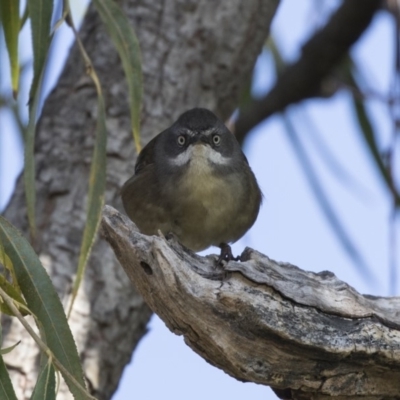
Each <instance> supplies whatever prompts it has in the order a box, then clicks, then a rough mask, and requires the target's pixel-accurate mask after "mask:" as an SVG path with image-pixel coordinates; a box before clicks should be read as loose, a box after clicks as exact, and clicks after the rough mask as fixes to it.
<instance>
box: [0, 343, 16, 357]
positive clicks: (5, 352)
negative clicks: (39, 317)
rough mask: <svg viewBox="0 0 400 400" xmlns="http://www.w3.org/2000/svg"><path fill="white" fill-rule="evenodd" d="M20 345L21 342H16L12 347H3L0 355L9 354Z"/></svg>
mask: <svg viewBox="0 0 400 400" xmlns="http://www.w3.org/2000/svg"><path fill="white" fill-rule="evenodd" d="M20 343H21V341H20V340H18V342H17V343H15V344H13V345H12V346H9V347H5V348H4V349H1V350H0V354H1V355H4V354H8V353H11V352H12V351H13V350H14V349H15V348H16V347H17V346H18V345H19V344H20Z"/></svg>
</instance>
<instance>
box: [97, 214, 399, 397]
mask: <svg viewBox="0 0 400 400" xmlns="http://www.w3.org/2000/svg"><path fill="white" fill-rule="evenodd" d="M102 233H103V236H104V237H105V239H106V240H107V241H108V242H109V243H110V244H111V246H112V247H113V249H114V252H115V254H116V256H117V258H118V260H119V261H120V263H121V265H122V266H123V268H124V269H125V272H126V273H127V275H128V277H129V278H130V280H131V281H132V282H133V283H134V285H135V287H136V288H137V290H138V291H139V292H140V293H141V294H142V296H143V298H144V299H145V300H146V303H147V304H148V305H149V306H150V308H151V309H152V310H153V311H154V312H155V313H157V314H158V315H159V316H160V318H162V319H163V321H164V322H165V323H166V324H167V326H168V327H169V329H170V330H171V331H172V332H174V333H176V334H178V335H183V336H184V338H185V342H186V343H187V344H188V345H189V346H190V347H191V348H192V349H193V350H194V351H196V352H197V353H198V354H199V355H201V356H202V357H203V358H204V359H206V360H207V361H208V362H210V363H211V364H213V365H215V366H216V367H218V368H221V369H223V370H224V371H225V372H227V373H228V374H230V375H231V376H233V377H235V378H236V379H239V380H242V381H252V382H256V383H260V384H264V385H270V386H272V387H274V388H276V389H287V390H285V391H282V392H281V393H286V396H288V395H289V396H290V397H287V398H292V399H327V398H328V397H329V396H332V397H333V398H334V399H338V400H339V399H347V400H348V399H354V398H357V399H368V400H378V399H399V398H400V378H399V376H400V375H399V374H400V372H399V371H400V298H399V297H392V298H380V297H372V296H365V295H361V294H359V293H358V292H357V291H356V290H355V289H353V288H352V287H351V286H349V285H348V284H346V283H345V282H342V281H340V280H339V279H337V278H336V277H335V275H334V274H333V273H331V272H327V271H323V272H320V273H313V272H306V271H303V270H301V269H299V268H298V267H295V266H293V265H291V264H288V263H278V262H275V261H273V260H271V259H269V258H268V257H267V256H265V255H263V254H260V253H259V252H257V251H255V250H252V249H246V250H245V252H244V253H243V257H244V259H245V260H246V261H245V262H241V263H239V262H229V264H225V265H224V266H223V267H222V268H221V267H216V266H215V260H216V258H217V256H207V257H200V256H198V255H196V254H193V253H192V252H190V251H189V250H186V249H184V248H182V246H181V245H180V244H179V243H177V242H176V241H175V239H174V238H169V240H166V239H165V238H163V237H156V236H152V237H150V236H145V235H142V234H140V233H139V232H138V230H137V228H136V226H135V225H134V224H133V223H132V222H131V221H130V220H129V219H128V218H126V217H125V216H123V215H122V214H120V213H119V212H118V211H117V210H115V209H113V208H112V207H110V206H106V207H105V209H104V214H103V221H102ZM329 398H331V397H329Z"/></svg>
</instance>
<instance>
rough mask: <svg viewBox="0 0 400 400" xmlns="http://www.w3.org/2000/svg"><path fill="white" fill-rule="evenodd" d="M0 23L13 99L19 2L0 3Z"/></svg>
mask: <svg viewBox="0 0 400 400" xmlns="http://www.w3.org/2000/svg"><path fill="white" fill-rule="evenodd" d="M0 15H1V23H2V25H3V30H4V38H5V41H6V45H7V50H8V56H9V59H10V71H11V86H12V90H13V95H14V98H16V97H17V94H18V86H19V62H18V35H19V29H20V21H19V0H1V1H0Z"/></svg>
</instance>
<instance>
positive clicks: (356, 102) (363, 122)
mask: <svg viewBox="0 0 400 400" xmlns="http://www.w3.org/2000/svg"><path fill="white" fill-rule="evenodd" d="M353 106H354V110H355V113H356V116H357V119H358V123H359V125H360V128H361V132H362V134H363V137H364V140H365V142H366V144H367V146H368V149H369V151H370V153H371V155H372V158H373V159H374V161H375V165H376V167H377V168H378V170H379V172H380V174H381V176H382V178H383V181H384V182H385V183H386V185H387V187H388V189H389V191H390V192H391V193H392V195H393V197H394V203H395V204H396V205H397V206H400V195H399V193H398V192H397V191H396V189H395V187H394V183H393V179H392V177H391V176H390V173H389V170H388V169H387V168H386V166H385V164H384V162H383V159H382V156H381V154H380V151H379V148H378V145H377V143H376V139H375V132H374V128H373V127H372V123H371V121H370V119H369V116H368V113H367V112H366V110H365V105H364V103H363V102H362V101H361V100H360V99H357V98H356V97H355V96H353Z"/></svg>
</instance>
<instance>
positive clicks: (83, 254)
mask: <svg viewBox="0 0 400 400" xmlns="http://www.w3.org/2000/svg"><path fill="white" fill-rule="evenodd" d="M97 109H98V115H97V127H96V143H95V148H94V153H93V159H92V165H91V168H90V178H89V194H88V203H87V219H86V225H85V230H84V232H83V239H82V245H81V250H80V254H79V261H78V270H77V273H76V279H75V282H74V287H73V290H72V298H71V303H70V306H69V309H68V316H69V315H70V314H71V310H72V307H73V304H74V301H75V298H76V295H77V293H78V289H79V286H80V284H81V281H82V278H83V274H84V271H85V266H86V264H87V260H88V258H89V255H90V251H91V249H92V246H93V243H94V241H95V239H96V233H97V230H98V228H99V225H100V219H101V212H102V209H103V205H104V191H105V188H106V163H107V156H106V145H107V128H106V115H105V109H104V102H103V97H102V95H101V93H98V106H97Z"/></svg>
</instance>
